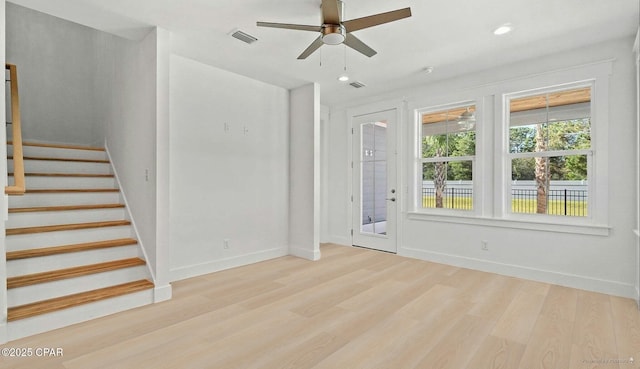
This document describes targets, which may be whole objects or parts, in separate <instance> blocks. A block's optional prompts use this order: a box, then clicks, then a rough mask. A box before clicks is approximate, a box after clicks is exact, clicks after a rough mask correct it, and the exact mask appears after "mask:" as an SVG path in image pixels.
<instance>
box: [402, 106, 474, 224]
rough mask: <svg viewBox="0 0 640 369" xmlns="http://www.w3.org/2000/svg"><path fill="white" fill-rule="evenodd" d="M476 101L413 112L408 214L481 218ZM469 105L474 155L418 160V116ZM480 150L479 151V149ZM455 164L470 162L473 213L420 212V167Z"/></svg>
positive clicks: (420, 131) (445, 210)
mask: <svg viewBox="0 0 640 369" xmlns="http://www.w3.org/2000/svg"><path fill="white" fill-rule="evenodd" d="M479 101H482V100H481V99H477V98H476V99H461V100H459V101H457V102H453V103H446V104H435V105H430V106H428V107H422V108H414V109H413V111H414V121H413V122H412V124H413V126H414V127H415V130H414V131H415V136H414V137H413V142H414V145H415V150H414V154H413V156H414V158H413V160H412V162H413V163H414V164H413V171H412V174H413V175H414V178H415V180H414V181H413V182H412V183H414V188H413V189H412V191H410V192H413V196H412V199H413V200H412V204H411V205H410V209H411V211H410V212H409V213H410V214H433V215H448V216H461V217H465V216H478V215H480V214H481V209H480V208H481V202H480V200H479V197H480V196H478V194H480V193H481V191H482V187H481V183H480V181H478V180H477V174H478V173H479V172H480V170H479V168H478V167H479V165H478V161H477V158H478V150H479V148H478V146H479V145H478V141H479V137H482V134H481V133H480V129H481V126H482V119H481V118H480V116H481V114H482V112H483V109H482V106H481V104H480V103H479ZM469 105H474V106H475V113H474V114H475V116H476V123H475V128H474V131H475V133H476V152H475V155H473V156H448V157H440V158H422V144H421V142H422V127H423V125H422V123H421V121H422V120H421V117H422V114H428V113H433V112H437V111H442V110H449V109H455V108H460V107H466V106H469ZM480 149H481V148H480ZM455 161H471V166H472V169H471V170H472V177H473V187H472V188H473V205H472V206H473V209H471V210H465V209H446V208H445V209H442V208H423V207H422V164H423V163H435V162H447V163H448V162H455Z"/></svg>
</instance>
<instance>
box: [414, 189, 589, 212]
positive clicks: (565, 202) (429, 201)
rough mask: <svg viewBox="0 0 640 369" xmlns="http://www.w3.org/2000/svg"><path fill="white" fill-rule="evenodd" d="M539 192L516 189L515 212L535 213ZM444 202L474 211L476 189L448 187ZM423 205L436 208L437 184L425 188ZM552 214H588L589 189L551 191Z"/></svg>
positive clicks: (513, 197)
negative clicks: (434, 186)
mask: <svg viewBox="0 0 640 369" xmlns="http://www.w3.org/2000/svg"><path fill="white" fill-rule="evenodd" d="M537 199H538V192H537V190H536V189H512V191H511V211H512V212H514V213H529V214H535V213H536V211H537ZM442 205H443V208H446V209H456V210H472V209H473V189H471V188H455V187H451V188H449V187H447V188H445V190H444V192H443V196H442ZM422 207H423V208H435V207H436V191H435V188H433V187H423V188H422ZM546 214H549V215H566V216H575V217H584V216H587V191H586V190H569V189H559V190H549V191H548V193H547V212H546Z"/></svg>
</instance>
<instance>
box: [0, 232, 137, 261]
mask: <svg viewBox="0 0 640 369" xmlns="http://www.w3.org/2000/svg"><path fill="white" fill-rule="evenodd" d="M137 243H138V241H137V240H136V239H135V238H118V239H113V240H106V241H95V242H85V243H76V244H72V245H62V246H52V247H43V248H37V249H28V250H18V251H9V252H7V261H10V260H18V259H27V258H35V257H40V256H50V255H59V254H67V253H72V252H80V251H90V250H97V249H104V248H110V247H119V246H129V245H135V244H137Z"/></svg>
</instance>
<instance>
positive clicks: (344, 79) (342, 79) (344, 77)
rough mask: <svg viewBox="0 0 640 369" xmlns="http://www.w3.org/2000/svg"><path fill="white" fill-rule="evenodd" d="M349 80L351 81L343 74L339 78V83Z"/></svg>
mask: <svg viewBox="0 0 640 369" xmlns="http://www.w3.org/2000/svg"><path fill="white" fill-rule="evenodd" d="M348 80H349V76H347V75H346V74H343V75H341V76H340V77H338V81H340V82H347V81H348Z"/></svg>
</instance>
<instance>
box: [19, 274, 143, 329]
mask: <svg viewBox="0 0 640 369" xmlns="http://www.w3.org/2000/svg"><path fill="white" fill-rule="evenodd" d="M153 287H154V285H153V283H152V282H150V281H148V280H146V279H142V280H139V281H134V282H129V283H123V284H119V285H116V286H111V287H105V288H100V289H96V290H92V291H87V292H81V293H76V294H73V295H67V296H62V297H56V298H53V299H49V300H44V301H38V302H34V303H31V304H26V305H21V306H15V307H11V308H9V309H8V311H7V313H8V316H7V320H8V321H15V320H19V319H24V318H29V317H33V316H36V315H42V314H46V313H51V312H54V311H58V310H62V309H66V308H71V307H74V306H79V305H83V304H88V303H91V302H96V301H100V300H105V299H108V298H111V297H117V296H122V295H126V294H130V293H134V292H139V291H144V290H147V289H151V288H153Z"/></svg>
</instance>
